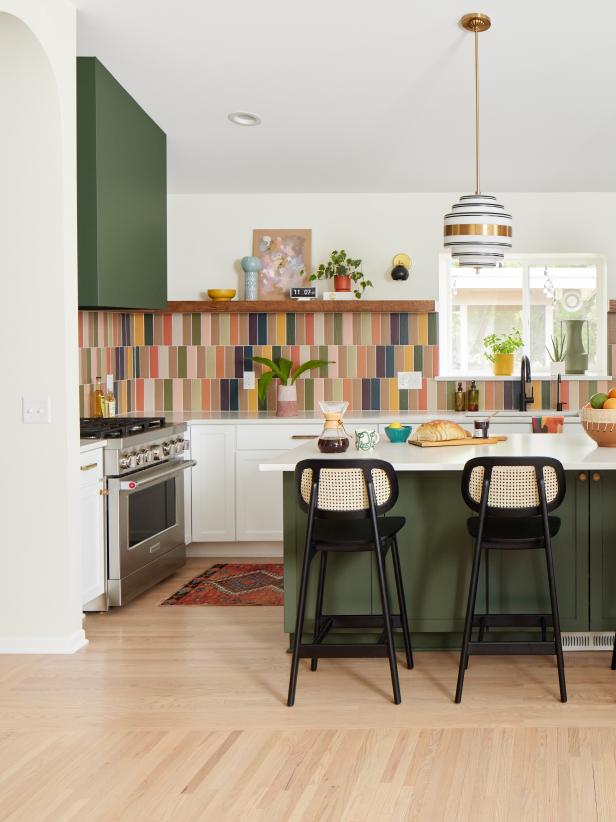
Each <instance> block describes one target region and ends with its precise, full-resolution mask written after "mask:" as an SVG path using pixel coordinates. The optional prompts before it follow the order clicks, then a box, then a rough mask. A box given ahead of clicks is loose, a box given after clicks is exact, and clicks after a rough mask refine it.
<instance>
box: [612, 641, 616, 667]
mask: <svg viewBox="0 0 616 822" xmlns="http://www.w3.org/2000/svg"><path fill="white" fill-rule="evenodd" d="M612 671H616V636H614V650H613V651H612Z"/></svg>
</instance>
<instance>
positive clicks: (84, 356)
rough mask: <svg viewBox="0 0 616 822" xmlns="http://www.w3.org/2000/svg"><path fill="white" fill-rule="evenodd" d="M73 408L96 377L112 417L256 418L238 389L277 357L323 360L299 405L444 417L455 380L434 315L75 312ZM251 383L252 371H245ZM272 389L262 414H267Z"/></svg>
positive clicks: (541, 389) (544, 393) (585, 389)
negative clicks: (400, 376) (339, 404)
mask: <svg viewBox="0 0 616 822" xmlns="http://www.w3.org/2000/svg"><path fill="white" fill-rule="evenodd" d="M79 348H80V352H79V371H80V380H79V381H80V387H79V398H80V409H81V414H82V416H85V415H88V414H90V413H91V402H92V394H93V390H94V385H95V382H96V378H97V377H99V376H100V377H101V378H102V379H103V380H104V378H105V375H106V374H113V377H114V381H115V386H114V390H115V393H116V398H117V406H118V413H127V412H130V411H146V412H154V411H182V410H184V411H220V410H224V411H227V410H230V411H236V410H241V411H257V410H259V404H258V399H257V392H256V390H244V389H243V388H242V375H243V372H244V371H251V370H253V363H252V361H251V359H250V357H251V356H265V357H269V358H274V359H276V358H277V357H279V356H284V357H287V358H289V359H290V360H292V361H293V364H294V365H299V364H300V363H301V362H304V361H305V360H307V359H315V358H319V359H324V360H329V361H330V364H329V365H328V366H327V367H324V368H322V369H320V370H319V371H313V372H309V373H307V374H304V375H302V376H301V377H300V378H299V380H298V381H297V387H298V392H297V393H298V405H299V407H300V408H301V409H303V410H312V409H314V408H315V407H317V402H318V400H321V399H345V400H348V402H349V407H350V408H351V409H352V410H362V409H363V410H379V409H380V410H391V411H398V410H400V411H407V410H408V411H413V410H437V409H439V410H440V409H453V394H454V390H455V385H456V384H455V382H454V381H438V382H437V381H436V380H435V379H434V378H435V377H436V376H438V317H437V315H436V314H435V313H429V314H407V313H382V314H373V313H369V312H366V313H352V314H351V313H344V312H341V313H335V314H323V313H314V314H310V313H306V314H303V313H302V314H283V313H281V314H266V313H257V312H255V313H251V314H222V313H221V314H218V313H216V314H213V313H207V312H203V313H199V314H149V313H143V312H117V311H80V312H79ZM254 370H256V372H257V374H259V373H260V371H261V367H260V366H258V365H255V366H254ZM398 371H421V372H422V375H423V379H422V386H421V388H420V389H417V390H399V389H398V383H397V378H396V374H397V372H398ZM518 387H519V383H516V381H515V380H511V381H506V382H497V381H493V380H486V381H482V382H480V383H479V389H480V407H481V408H485V409H499V408H514V407H515V398H516V396H517V390H518ZM605 387H606V384H604V383H603V382H599V383H597V382H596V381H592V380H588V381H582V382H570V383H564V385H563V400H564V401H565V402H568V404H569V407H571V408H576V407H578V405H579V404H582V403H583V402H585V401H586V399H587V398H588V397H589V396H590V395H591V394H593V393H594V392H595V391H596V390H601V389H602V388H605ZM534 389H535V397H537V398H538V399H539V398H541V403H540V405H539V404H537V405H538V407H542V408H548V407H550V406H553V404H554V401H555V398H554V396H552V395H553V394H554V390H555V386H553V385H551V383H550V382H549V381H547V380H546V381H537V382H535V384H534ZM275 402H276V399H275V388H274V386H272V387H271V388H270V392H269V394H268V398H267V402H266V406H265V407H266V408H267V409H271V410H273V409H274V408H275Z"/></svg>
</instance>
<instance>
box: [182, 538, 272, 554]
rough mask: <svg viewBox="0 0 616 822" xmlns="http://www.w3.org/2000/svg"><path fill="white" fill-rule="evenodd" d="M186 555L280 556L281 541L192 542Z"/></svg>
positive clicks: (187, 548) (187, 547)
mask: <svg viewBox="0 0 616 822" xmlns="http://www.w3.org/2000/svg"><path fill="white" fill-rule="evenodd" d="M186 556H187V557H233V558H243V557H282V542H278V541H277V542H192V543H191V544H190V545H187V546H186Z"/></svg>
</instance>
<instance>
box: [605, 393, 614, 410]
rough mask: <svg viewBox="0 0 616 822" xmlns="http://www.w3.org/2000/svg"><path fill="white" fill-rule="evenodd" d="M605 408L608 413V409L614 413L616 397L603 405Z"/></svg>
mask: <svg viewBox="0 0 616 822" xmlns="http://www.w3.org/2000/svg"><path fill="white" fill-rule="evenodd" d="M610 393H611V391H610ZM603 408H604V409H605V410H606V411H607V410H608V409H609V410H610V411H614V410H615V409H616V396H614V397H610V398H609V400H606V401H605V402H604V403H603Z"/></svg>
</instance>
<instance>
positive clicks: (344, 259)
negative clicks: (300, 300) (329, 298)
mask: <svg viewBox="0 0 616 822" xmlns="http://www.w3.org/2000/svg"><path fill="white" fill-rule="evenodd" d="M315 280H333V281H334V291H344V292H350V291H352V292H353V293H354V294H355V297H356V298H357V299H358V300H361V298H362V295H363V293H364V291H365V290H366V288H372V282H371V281H370V280H367V279H366V278H365V277H364V273H363V271H362V270H361V260H354V259H352V258H351V257H349V256H348V255H347V253H346V251H345V250H344V249H342V250H341V251H332V253H331V254H330V255H329V260H328V261H327V262H326V263H321V265H320V266H319V267H318V268H317V270H316V271H315V273H314V274H311V275H310V281H311V282H314V281H315Z"/></svg>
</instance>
